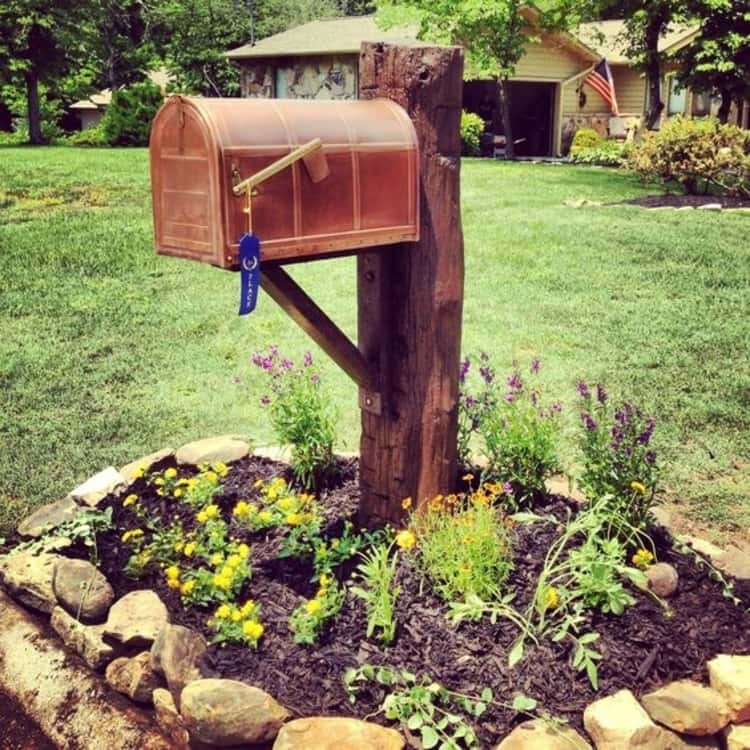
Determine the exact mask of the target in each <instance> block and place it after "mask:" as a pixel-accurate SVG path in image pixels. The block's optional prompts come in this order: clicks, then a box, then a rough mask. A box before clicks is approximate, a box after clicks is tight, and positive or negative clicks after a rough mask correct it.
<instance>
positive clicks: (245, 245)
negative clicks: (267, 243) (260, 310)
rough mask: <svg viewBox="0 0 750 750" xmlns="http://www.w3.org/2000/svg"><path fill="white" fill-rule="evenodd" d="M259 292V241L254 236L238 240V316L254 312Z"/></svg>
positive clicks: (246, 236) (243, 236)
mask: <svg viewBox="0 0 750 750" xmlns="http://www.w3.org/2000/svg"><path fill="white" fill-rule="evenodd" d="M259 290H260V240H259V239H258V238H257V237H256V236H255V235H254V234H243V235H242V237H241V238H240V312H239V314H240V315H249V314H250V313H251V312H252V311H253V310H255V305H256V304H257V303H258V291H259Z"/></svg>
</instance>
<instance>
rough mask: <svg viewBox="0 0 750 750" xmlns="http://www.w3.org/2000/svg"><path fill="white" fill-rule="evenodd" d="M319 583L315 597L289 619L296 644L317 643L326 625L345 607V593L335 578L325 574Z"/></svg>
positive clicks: (302, 605)
mask: <svg viewBox="0 0 750 750" xmlns="http://www.w3.org/2000/svg"><path fill="white" fill-rule="evenodd" d="M318 583H319V588H318V592H317V593H316V595H315V597H314V598H312V599H309V600H308V601H306V602H303V603H302V604H300V605H299V606H298V607H296V608H295V610H294V611H293V612H292V614H291V617H290V618H289V627H290V628H291V629H292V632H293V633H294V642H295V643H301V644H306V645H311V644H313V643H315V641H317V639H318V637H319V635H320V633H321V631H322V630H323V628H324V627H325V625H326V624H327V623H328V622H329V621H330V620H332V619H333V618H334V617H335V616H336V615H337V614H338V613H339V612H340V611H341V608H342V607H343V606H344V599H345V593H344V591H343V589H342V588H341V586H340V585H339V583H338V581H337V580H336V579H335V578H333V577H332V576H328V575H325V574H324V575H322V576H321V577H320V580H319V581H318Z"/></svg>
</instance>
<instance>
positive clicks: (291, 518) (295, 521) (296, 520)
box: [286, 513, 302, 526]
mask: <svg viewBox="0 0 750 750" xmlns="http://www.w3.org/2000/svg"><path fill="white" fill-rule="evenodd" d="M286 522H287V523H288V524H289V525H290V526H299V525H300V524H301V523H302V516H301V515H300V514H299V513H289V514H287V517H286Z"/></svg>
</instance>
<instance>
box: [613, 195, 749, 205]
mask: <svg viewBox="0 0 750 750" xmlns="http://www.w3.org/2000/svg"><path fill="white" fill-rule="evenodd" d="M623 203H626V204H630V205H634V206H644V207H645V208H662V207H669V208H681V207H682V206H692V207H693V208H698V207H699V206H705V205H707V204H709V203H719V204H721V206H722V208H750V200H748V199H746V198H730V197H727V196H720V195H675V194H667V195H645V196H643V197H641V198H631V199H630V200H627V201H622V202H621V203H620V204H618V205H622V204H623Z"/></svg>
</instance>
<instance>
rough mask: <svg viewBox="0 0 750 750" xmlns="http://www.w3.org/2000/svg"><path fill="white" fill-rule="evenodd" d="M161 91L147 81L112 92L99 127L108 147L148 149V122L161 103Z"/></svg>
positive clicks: (149, 129)
mask: <svg viewBox="0 0 750 750" xmlns="http://www.w3.org/2000/svg"><path fill="white" fill-rule="evenodd" d="M162 100H163V97H162V93H161V89H160V88H159V87H158V86H156V85H155V84H153V83H151V82H150V81H142V82H140V83H133V84H131V85H130V86H127V87H126V88H121V89H118V90H117V91H114V92H113V93H112V101H111V102H110V104H109V106H108V107H107V111H106V112H105V113H104V116H103V117H102V120H101V122H100V123H99V128H100V129H101V132H102V135H103V137H104V139H105V140H106V142H107V143H108V144H109V145H111V146H148V139H149V134H150V132H151V123H152V121H153V119H154V116H155V115H156V112H157V110H158V109H159V107H161V104H162Z"/></svg>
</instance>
